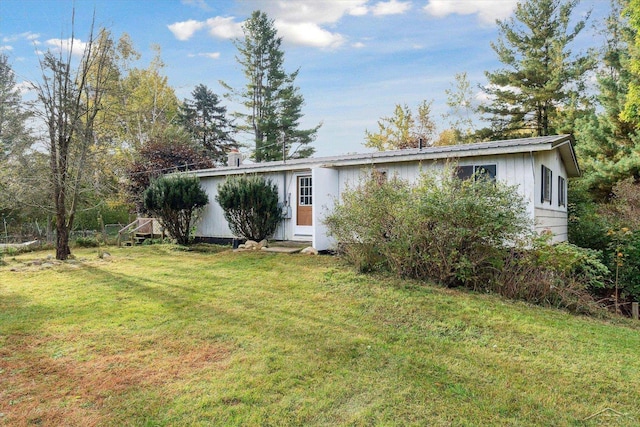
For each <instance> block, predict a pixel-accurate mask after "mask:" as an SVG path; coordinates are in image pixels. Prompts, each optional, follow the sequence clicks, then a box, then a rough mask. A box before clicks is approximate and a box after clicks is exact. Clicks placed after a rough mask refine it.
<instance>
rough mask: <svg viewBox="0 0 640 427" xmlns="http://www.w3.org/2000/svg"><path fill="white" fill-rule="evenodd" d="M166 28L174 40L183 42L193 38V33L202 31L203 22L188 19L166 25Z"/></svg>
mask: <svg viewBox="0 0 640 427" xmlns="http://www.w3.org/2000/svg"><path fill="white" fill-rule="evenodd" d="M168 27H169V30H171V32H172V33H173V35H174V36H175V38H177V39H178V40H182V41H185V40H189V39H190V38H191V36H193V33H195V32H196V31H198V30H200V29H202V28H203V27H204V22H200V21H196V20H193V19H190V20H188V21H183V22H176V23H174V24H171V25H168Z"/></svg>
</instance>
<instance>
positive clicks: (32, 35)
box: [2, 31, 40, 43]
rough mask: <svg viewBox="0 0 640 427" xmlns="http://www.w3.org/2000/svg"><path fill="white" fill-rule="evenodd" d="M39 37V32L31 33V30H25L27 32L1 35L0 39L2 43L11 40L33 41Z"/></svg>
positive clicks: (10, 41) (11, 41)
mask: <svg viewBox="0 0 640 427" xmlns="http://www.w3.org/2000/svg"><path fill="white" fill-rule="evenodd" d="M39 37H40V34H37V33H32V32H31V31H27V32H24V33H20V34H13V35H10V36H6V37H3V38H2V41H3V42H4V43H13V42H16V41H18V40H30V41H33V40H36V39H37V38H39Z"/></svg>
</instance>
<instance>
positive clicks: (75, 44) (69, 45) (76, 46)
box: [45, 38, 87, 56]
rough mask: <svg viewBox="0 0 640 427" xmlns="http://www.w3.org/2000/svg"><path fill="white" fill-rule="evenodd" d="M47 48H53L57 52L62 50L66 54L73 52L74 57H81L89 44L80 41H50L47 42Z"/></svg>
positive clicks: (69, 39)
mask: <svg viewBox="0 0 640 427" xmlns="http://www.w3.org/2000/svg"><path fill="white" fill-rule="evenodd" d="M45 43H46V44H47V46H51V47H52V48H54V49H56V50H61V51H65V52H69V50H71V49H73V50H72V51H71V54H72V55H77V56H80V55H82V54H83V53H84V50H85V48H86V47H87V43H86V42H83V41H82V40H80V39H71V38H68V39H49V40H47V41H46V42H45Z"/></svg>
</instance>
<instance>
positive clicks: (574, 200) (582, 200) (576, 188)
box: [567, 180, 610, 251]
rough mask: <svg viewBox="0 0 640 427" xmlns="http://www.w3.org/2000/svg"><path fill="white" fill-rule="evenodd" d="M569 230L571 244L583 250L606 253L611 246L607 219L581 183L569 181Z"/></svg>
mask: <svg viewBox="0 0 640 427" xmlns="http://www.w3.org/2000/svg"><path fill="white" fill-rule="evenodd" d="M567 211H568V216H569V218H568V228H569V242H571V243H573V244H575V245H578V246H580V247H583V248H591V249H597V250H601V251H604V250H606V248H607V246H608V245H609V241H610V239H609V236H608V235H607V231H608V230H609V226H608V225H607V219H606V218H605V217H603V216H602V215H601V214H600V213H599V212H598V204H596V203H595V202H594V201H593V200H592V198H591V196H590V195H589V193H588V192H587V191H586V190H584V188H582V186H581V185H580V182H577V181H575V180H571V181H569V204H568V206H567Z"/></svg>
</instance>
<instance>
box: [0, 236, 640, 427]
mask: <svg viewBox="0 0 640 427" xmlns="http://www.w3.org/2000/svg"><path fill="white" fill-rule="evenodd" d="M108 250H109V251H110V252H111V255H112V256H111V257H107V258H104V259H100V258H98V255H97V254H98V250H97V249H91V250H89V249H86V250H77V251H76V252H75V254H76V256H77V257H78V258H77V260H76V261H75V262H73V263H63V264H54V265H47V264H46V263H45V264H42V265H34V264H33V263H32V261H33V260H41V259H43V258H45V257H46V256H47V255H49V253H43V252H41V253H30V254H24V255H20V256H16V257H15V258H14V257H12V256H9V257H5V261H6V262H7V265H5V266H2V267H0V413H1V415H0V425H11V426H20V425H48V426H58V425H69V426H91V425H114V426H121V425H131V426H145V425H146V426H197V425H202V426H211V425H224V426H227V425H242V426H247V425H278V426H280V425H304V426H313V425H327V426H334V425H349V426H351V425H356V426H370V425H416V426H426V425H429V426H438V425H470V426H476V425H509V426H511V425H544V426H549V425H554V426H558V425H577V426H583V425H586V426H591V425H593V426H600V425H628V426H636V425H640V325H639V324H637V323H636V324H634V322H632V321H626V320H615V321H613V320H608V321H602V320H595V319H590V318H585V317H579V316H575V315H571V314H567V313H565V312H562V311H557V310H552V309H542V308H537V307H533V306H529V305H527V304H523V303H512V302H506V301H504V300H501V299H499V298H496V297H494V296H489V295H478V294H470V293H467V292H460V291H456V290H448V289H442V288H439V287H435V286H430V285H422V284H420V283H417V282H406V281H401V280H398V279H394V278H382V277H370V276H365V275H358V274H356V273H354V272H353V271H352V270H350V269H349V268H347V267H345V266H343V265H342V264H341V263H340V261H339V260H337V259H336V258H332V257H325V256H321V257H313V256H303V255H281V254H269V253H232V252H231V251H227V250H225V251H222V252H219V253H196V252H184V251H179V250H176V249H175V248H172V247H170V246H149V247H135V248H120V249H117V248H110V249H108ZM39 263H40V262H36V264H39ZM600 411H604V412H603V413H601V414H600V415H595V416H593V417H592V415H594V414H597V413H599V412H600ZM590 417H591V418H590Z"/></svg>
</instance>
